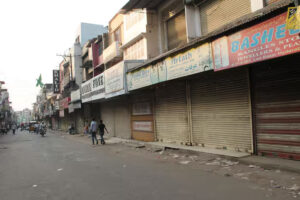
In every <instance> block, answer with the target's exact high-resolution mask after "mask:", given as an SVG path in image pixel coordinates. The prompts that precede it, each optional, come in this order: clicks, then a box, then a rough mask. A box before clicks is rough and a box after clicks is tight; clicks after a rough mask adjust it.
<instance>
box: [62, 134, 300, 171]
mask: <svg viewBox="0 0 300 200" xmlns="http://www.w3.org/2000/svg"><path fill="white" fill-rule="evenodd" d="M57 132H60V133H61V134H62V135H69V134H68V133H67V132H62V131H57ZM69 136H74V137H78V138H80V137H81V138H82V139H86V140H87V139H88V140H89V139H90V138H88V136H86V135H82V134H81V135H79V134H77V135H69ZM106 143H107V144H118V143H122V144H125V145H127V146H132V147H135V148H143V147H146V148H150V149H152V150H153V151H164V150H166V149H176V150H180V151H185V152H188V153H208V154H214V155H219V156H223V157H226V158H227V159H231V160H234V161H238V162H240V163H242V164H245V165H256V166H260V167H262V168H265V169H275V170H283V171H289V172H294V173H299V174H300V162H299V161H294V160H287V159H279V158H271V157H263V156H255V155H250V154H249V153H243V152H233V151H228V150H220V149H210V148H204V147H197V146H183V145H176V144H168V143H161V142H141V141H136V140H129V139H122V138H117V137H110V138H106Z"/></svg>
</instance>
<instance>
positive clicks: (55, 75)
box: [53, 70, 60, 94]
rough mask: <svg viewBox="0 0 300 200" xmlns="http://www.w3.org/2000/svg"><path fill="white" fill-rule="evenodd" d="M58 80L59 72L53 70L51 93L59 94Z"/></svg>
mask: <svg viewBox="0 0 300 200" xmlns="http://www.w3.org/2000/svg"><path fill="white" fill-rule="evenodd" d="M59 87H60V78H59V70H53V93H54V94H58V93H60V89H59Z"/></svg>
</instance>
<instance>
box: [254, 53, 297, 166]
mask: <svg viewBox="0 0 300 200" xmlns="http://www.w3.org/2000/svg"><path fill="white" fill-rule="evenodd" d="M298 56H299V55H298ZM252 76H253V97H254V101H255V104H254V116H255V119H254V120H255V129H256V142H257V152H258V154H260V155H270V156H278V157H283V158H289V159H294V160H300V67H299V57H297V55H294V56H292V57H287V58H283V59H280V60H275V61H269V62H264V63H263V64H259V65H257V66H255V67H253V69H252Z"/></svg>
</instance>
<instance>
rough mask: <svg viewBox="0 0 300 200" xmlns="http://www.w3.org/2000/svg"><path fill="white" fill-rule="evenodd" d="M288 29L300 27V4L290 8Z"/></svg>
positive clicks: (287, 17)
mask: <svg viewBox="0 0 300 200" xmlns="http://www.w3.org/2000/svg"><path fill="white" fill-rule="evenodd" d="M286 29H292V30H294V29H300V6H297V7H289V8H288V11H287V16H286Z"/></svg>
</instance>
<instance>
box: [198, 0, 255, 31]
mask: <svg viewBox="0 0 300 200" xmlns="http://www.w3.org/2000/svg"><path fill="white" fill-rule="evenodd" d="M250 3H251V2H250V0H242V1H241V0H222V1H221V0H213V1H206V3H203V4H200V6H199V8H200V19H201V30H202V34H207V33H209V32H212V31H214V30H216V29H218V28H220V27H221V26H224V25H225V24H227V23H230V22H232V21H233V20H235V19H238V18H240V17H241V16H243V15H246V14H248V13H251V4H250Z"/></svg>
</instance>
